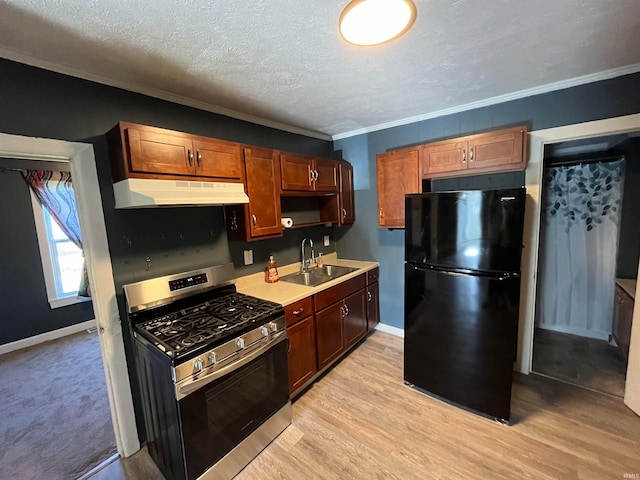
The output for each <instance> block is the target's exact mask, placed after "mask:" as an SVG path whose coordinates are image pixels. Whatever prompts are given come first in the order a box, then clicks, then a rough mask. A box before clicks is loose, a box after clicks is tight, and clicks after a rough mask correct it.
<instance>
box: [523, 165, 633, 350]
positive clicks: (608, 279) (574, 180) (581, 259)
mask: <svg viewBox="0 0 640 480" xmlns="http://www.w3.org/2000/svg"><path fill="white" fill-rule="evenodd" d="M623 171H624V159H620V160H617V161H613V162H599V163H589V164H582V165H572V166H558V167H552V168H548V169H546V170H545V175H544V179H543V193H542V196H543V202H542V222H541V231H540V250H539V251H540V257H539V269H538V294H537V303H538V308H537V311H536V316H537V325H538V326H539V327H542V328H548V329H551V330H556V331H561V332H565V333H573V334H577V335H582V336H589V337H593V338H600V339H603V340H606V339H608V335H609V333H611V322H612V314H613V296H614V289H615V276H616V259H617V254H618V224H619V215H620V205H621V196H622V177H623Z"/></svg>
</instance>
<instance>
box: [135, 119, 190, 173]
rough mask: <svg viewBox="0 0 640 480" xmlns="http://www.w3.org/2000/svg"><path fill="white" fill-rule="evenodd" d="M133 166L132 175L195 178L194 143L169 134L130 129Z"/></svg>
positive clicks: (188, 139) (186, 138)
mask: <svg viewBox="0 0 640 480" xmlns="http://www.w3.org/2000/svg"><path fill="white" fill-rule="evenodd" d="M126 133H127V144H128V150H129V163H130V169H131V171H132V172H140V173H156V174H165V175H193V174H194V173H195V164H194V152H193V145H192V142H191V139H190V138H188V137H182V136H180V135H172V134H170V133H165V132H156V131H148V130H143V129H137V128H131V127H129V128H127V132H126Z"/></svg>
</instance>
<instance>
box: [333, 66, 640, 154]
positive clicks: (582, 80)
mask: <svg viewBox="0 0 640 480" xmlns="http://www.w3.org/2000/svg"><path fill="white" fill-rule="evenodd" d="M638 72H640V63H634V64H632V65H627V66H624V67H620V68H613V69H611V70H605V71H603V72H597V73H592V74H589V75H582V76H580V77H575V78H569V79H567V80H562V81H560V82H554V83H548V84H546V85H540V86H538V87H533V88H527V89H525V90H519V91H517V92H512V93H507V94H505V95H498V96H497V97H491V98H487V99H484V100H479V101H477V102H471V103H465V104H464V105H458V106H457V107H451V108H445V109H443V110H436V111H435V112H429V113H424V114H421V115H415V116H413V117H407V118H402V119H400V120H394V121H391V122H386V123H381V124H379V125H373V126H371V127H366V128H359V129H357V130H352V131H350V132H345V133H339V134H337V135H333V136H332V137H331V138H332V139H333V141H334V142H335V141H336V140H342V139H343V138H349V137H355V136H356V135H363V134H365V133H371V132H376V131H378V130H385V129H387V128H393V127H400V126H402V125H408V124H410V123H415V122H421V121H423V120H429V119H431V118H436V117H443V116H445V115H451V114H454V113H460V112H465V111H467V110H475V109H476V108H482V107H488V106H490V105H497V104H499V103H504V102H509V101H511V100H519V99H521V98H526V97H532V96H534V95H540V94H542V93H549V92H555V91H556V90H563V89H565V88H571V87H577V86H580V85H586V84H587V83H593V82H599V81H602V80H609V79H612V78H616V77H622V76H623V75H630V74H633V73H638Z"/></svg>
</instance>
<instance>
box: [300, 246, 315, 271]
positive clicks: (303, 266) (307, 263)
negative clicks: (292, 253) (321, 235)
mask: <svg viewBox="0 0 640 480" xmlns="http://www.w3.org/2000/svg"><path fill="white" fill-rule="evenodd" d="M307 241H308V242H309V246H310V247H311V258H310V259H309V260H306V259H305V255H304V244H305V243H306V242H307ZM315 258H316V253H315V251H314V250H313V240H311V239H310V238H303V239H302V245H301V246H300V273H303V272H306V271H307V270H308V269H309V266H310V264H311V262H313V261H315Z"/></svg>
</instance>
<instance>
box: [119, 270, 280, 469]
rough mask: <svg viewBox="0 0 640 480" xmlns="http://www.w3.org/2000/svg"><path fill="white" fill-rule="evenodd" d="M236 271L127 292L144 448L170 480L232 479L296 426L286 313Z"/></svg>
mask: <svg viewBox="0 0 640 480" xmlns="http://www.w3.org/2000/svg"><path fill="white" fill-rule="evenodd" d="M234 276H235V271H234V268H233V264H225V265H220V266H215V267H209V268H204V269H201V270H196V271H191V272H185V273H181V274H177V275H169V276H165V277H161V278H154V279H150V280H145V281H143V282H138V283H133V284H129V285H125V287H124V291H125V297H126V300H127V308H128V312H129V321H130V322H131V326H132V330H133V335H134V337H135V339H136V341H135V345H136V348H135V350H136V366H137V371H138V377H139V381H140V385H141V390H142V397H143V404H144V416H145V425H146V435H147V441H148V443H147V446H148V450H149V453H150V455H151V457H152V458H153V459H154V461H155V462H156V464H157V465H158V467H159V468H160V470H161V471H162V473H163V474H164V476H165V477H166V478H167V479H169V480H192V479H213V478H215V479H216V480H217V479H225V478H232V477H234V476H235V475H236V474H237V473H238V472H239V471H240V470H242V469H243V468H244V467H245V466H246V465H247V463H249V462H250V461H251V459H252V458H253V457H255V455H257V454H258V453H259V452H260V451H261V450H262V449H263V448H264V447H266V446H267V445H268V444H269V443H270V442H271V441H272V440H273V439H274V438H275V437H277V436H278V435H279V434H280V433H281V432H282V431H283V430H284V429H285V428H286V427H287V426H288V425H289V424H290V423H291V403H290V401H289V384H288V370H287V342H286V340H287V334H286V325H285V318H284V309H283V308H282V306H281V305H278V304H275V303H272V302H268V301H265V300H261V299H258V298H255V297H251V296H248V295H243V294H240V293H237V292H236V289H235V285H234V284H233V278H234Z"/></svg>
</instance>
